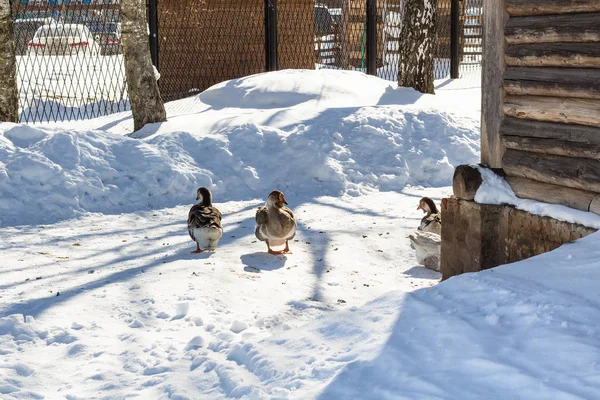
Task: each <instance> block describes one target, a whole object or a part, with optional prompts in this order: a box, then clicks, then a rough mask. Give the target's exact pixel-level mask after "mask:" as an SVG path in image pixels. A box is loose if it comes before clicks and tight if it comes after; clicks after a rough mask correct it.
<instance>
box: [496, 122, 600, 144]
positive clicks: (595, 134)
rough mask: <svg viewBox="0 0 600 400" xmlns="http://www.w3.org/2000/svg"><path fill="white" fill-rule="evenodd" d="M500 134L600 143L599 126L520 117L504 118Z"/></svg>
mask: <svg viewBox="0 0 600 400" xmlns="http://www.w3.org/2000/svg"><path fill="white" fill-rule="evenodd" d="M500 134H501V135H503V136H521V137H531V138H542V139H553V140H562V141H568V142H576V143H583V144H590V145H600V128H597V127H591V126H582V125H566V124H556V123H553V122H539V121H532V120H527V119H520V118H509V117H507V118H504V121H502V125H501V126H500Z"/></svg>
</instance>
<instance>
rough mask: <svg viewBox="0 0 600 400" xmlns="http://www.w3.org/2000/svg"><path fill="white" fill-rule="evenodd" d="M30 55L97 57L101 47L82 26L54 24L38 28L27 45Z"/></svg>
mask: <svg viewBox="0 0 600 400" xmlns="http://www.w3.org/2000/svg"><path fill="white" fill-rule="evenodd" d="M27 47H28V49H29V53H30V54H37V55H44V56H78V55H85V56H97V55H99V54H100V45H98V43H96V41H95V40H94V35H92V32H91V31H90V30H89V28H88V27H87V26H85V25H82V24H53V25H43V26H41V27H39V28H38V30H37V31H36V32H35V35H34V36H33V39H32V40H31V41H30V42H29V43H28V44H27Z"/></svg>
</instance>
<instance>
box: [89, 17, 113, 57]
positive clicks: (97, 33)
mask: <svg viewBox="0 0 600 400" xmlns="http://www.w3.org/2000/svg"><path fill="white" fill-rule="evenodd" d="M87 27H88V28H90V31H91V32H92V34H93V35H94V38H95V39H96V41H97V42H98V44H99V45H100V54H102V55H106V56H112V55H116V54H121V24H120V23H118V22H107V23H94V24H87Z"/></svg>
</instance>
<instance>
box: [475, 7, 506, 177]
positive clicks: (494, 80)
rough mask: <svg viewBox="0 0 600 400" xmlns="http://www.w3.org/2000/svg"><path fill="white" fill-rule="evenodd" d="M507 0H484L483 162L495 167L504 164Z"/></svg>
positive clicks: (482, 79) (482, 78)
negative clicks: (502, 133)
mask: <svg viewBox="0 0 600 400" xmlns="http://www.w3.org/2000/svg"><path fill="white" fill-rule="evenodd" d="M504 1H505V0H483V9H484V10H485V11H486V12H485V13H484V15H483V18H484V23H483V25H484V30H483V39H482V43H483V57H482V77H481V90H482V92H483V96H482V107H481V110H482V113H481V162H482V163H484V164H487V165H489V166H490V167H492V168H499V167H500V166H501V165H502V153H503V151H504V149H503V148H502V142H501V141H500V123H501V122H502V118H504V112H503V110H502V104H503V103H504V90H503V89H502V75H503V74H504V66H505V64H504V47H505V40H504V26H505V24H506V20H507V18H508V14H507V13H506V7H505V3H504Z"/></svg>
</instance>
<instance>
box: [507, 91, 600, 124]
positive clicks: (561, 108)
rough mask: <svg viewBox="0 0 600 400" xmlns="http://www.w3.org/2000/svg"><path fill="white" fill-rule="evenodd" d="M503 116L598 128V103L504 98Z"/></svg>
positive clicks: (571, 99) (594, 101)
mask: <svg viewBox="0 0 600 400" xmlns="http://www.w3.org/2000/svg"><path fill="white" fill-rule="evenodd" d="M504 114H505V115H507V116H509V117H515V118H522V119H533V120H536V121H548V122H560V123H564V124H579V125H588V126H600V101H598V100H588V99H573V98H565V99H561V98H554V97H542V96H512V95H508V96H506V100H505V101H504Z"/></svg>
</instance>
